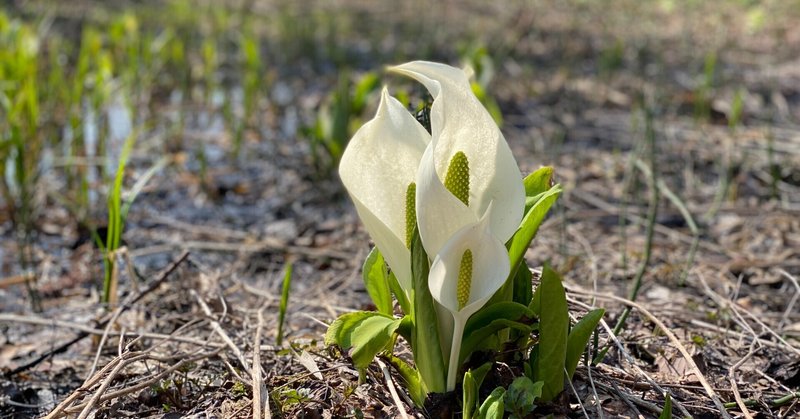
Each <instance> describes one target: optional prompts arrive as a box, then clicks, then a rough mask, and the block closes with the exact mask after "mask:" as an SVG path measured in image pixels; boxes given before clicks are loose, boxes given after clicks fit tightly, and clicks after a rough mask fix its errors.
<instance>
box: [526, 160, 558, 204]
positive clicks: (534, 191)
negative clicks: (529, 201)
mask: <svg viewBox="0 0 800 419" xmlns="http://www.w3.org/2000/svg"><path fill="white" fill-rule="evenodd" d="M522 183H523V184H524V185H525V196H529V197H532V196H536V195H539V194H540V193H542V192H546V191H547V190H549V189H550V188H551V187H552V183H553V168H552V167H551V166H545V167H540V168H539V170H537V171H535V172H533V173H531V174H529V175H528V176H525V179H523V180H522Z"/></svg>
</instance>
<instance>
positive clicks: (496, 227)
mask: <svg viewBox="0 0 800 419" xmlns="http://www.w3.org/2000/svg"><path fill="white" fill-rule="evenodd" d="M389 70H390V71H393V72H395V73H399V74H402V75H406V76H409V77H411V78H413V79H415V80H417V81H418V82H420V83H422V84H423V85H425V87H426V88H427V89H428V91H429V92H430V93H431V95H432V96H433V105H432V107H431V136H432V141H431V142H430V144H429V145H428V147H427V148H426V149H425V154H424V155H423V156H422V161H421V163H420V168H419V171H418V172H417V180H416V183H417V197H416V213H417V222H418V223H419V233H420V237H421V239H422V244H423V246H424V247H425V250H426V251H427V252H428V255H430V256H431V257H434V256H435V255H436V254H438V253H439V251H440V249H441V248H442V247H443V246H444V245H445V243H446V242H447V241H448V240H449V239H450V237H451V236H453V234H454V233H455V232H456V231H458V230H459V229H461V228H462V227H464V226H466V225H470V224H475V223H476V222H477V221H478V219H480V218H482V217H483V215H484V214H485V213H486V212H487V209H488V208H489V203H490V202H494V207H495V209H494V210H493V211H492V214H491V216H490V219H489V225H490V226H491V231H492V233H493V234H494V235H495V236H496V237H497V239H498V240H500V241H501V242H505V241H507V240H508V239H509V238H511V236H512V235H513V234H514V232H515V231H516V230H517V228H518V227H519V224H520V221H522V216H523V211H524V207H525V187H524V185H523V183H522V175H521V174H520V170H519V166H517V162H516V160H514V156H513V155H512V154H511V149H510V148H509V147H508V143H506V140H505V138H504V137H503V134H502V133H501V132H500V129H499V128H498V127H497V124H496V123H495V122H494V120H493V119H492V117H491V115H490V114H489V112H488V111H486V108H484V107H483V105H482V104H481V103H480V101H479V100H478V98H477V97H475V94H474V93H472V88H471V87H470V83H469V77H468V75H467V73H465V72H464V70H461V69H458V68H455V67H451V66H448V65H445V64H439V63H432V62H427V61H413V62H410V63H406V64H402V65H399V66H396V67H391V68H390V69H389Z"/></svg>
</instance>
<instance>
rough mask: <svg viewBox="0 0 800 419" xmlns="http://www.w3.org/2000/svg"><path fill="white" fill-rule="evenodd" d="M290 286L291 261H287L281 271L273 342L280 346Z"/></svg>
mask: <svg viewBox="0 0 800 419" xmlns="http://www.w3.org/2000/svg"><path fill="white" fill-rule="evenodd" d="M291 287H292V262H287V263H286V267H284V272H283V285H282V286H281V301H280V305H278V335H277V336H276V337H275V343H276V344H277V345H278V346H281V343H282V342H283V323H284V320H285V319H286V308H287V307H288V306H289V289H290V288H291Z"/></svg>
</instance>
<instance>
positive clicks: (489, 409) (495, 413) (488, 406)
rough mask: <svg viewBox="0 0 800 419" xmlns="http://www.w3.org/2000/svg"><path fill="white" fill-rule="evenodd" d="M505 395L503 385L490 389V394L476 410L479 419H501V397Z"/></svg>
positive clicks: (503, 409) (502, 408)
mask: <svg viewBox="0 0 800 419" xmlns="http://www.w3.org/2000/svg"><path fill="white" fill-rule="evenodd" d="M505 395H506V389H504V388H503V387H497V388H496V389H494V390H492V394H490V395H489V397H487V398H486V400H484V401H483V404H481V408H480V409H479V410H478V417H479V418H480V419H503V412H505V405H504V403H503V398H504V396H505Z"/></svg>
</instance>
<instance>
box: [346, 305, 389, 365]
mask: <svg viewBox="0 0 800 419" xmlns="http://www.w3.org/2000/svg"><path fill="white" fill-rule="evenodd" d="M400 321H401V320H400V319H387V318H385V317H382V316H373V317H369V318H367V319H364V320H363V321H362V322H361V323H360V324H359V325H358V326H356V327H355V328H353V335H352V337H351V343H352V344H353V351H352V352H351V353H350V356H351V357H352V358H353V365H355V366H356V368H362V369H363V368H366V367H367V366H368V365H369V364H370V363H371V362H372V360H373V359H374V358H375V355H377V354H378V352H380V351H381V350H383V349H384V348H386V347H387V346H388V345H389V343H390V342H392V334H393V333H394V332H395V330H397V327H398V326H400Z"/></svg>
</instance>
